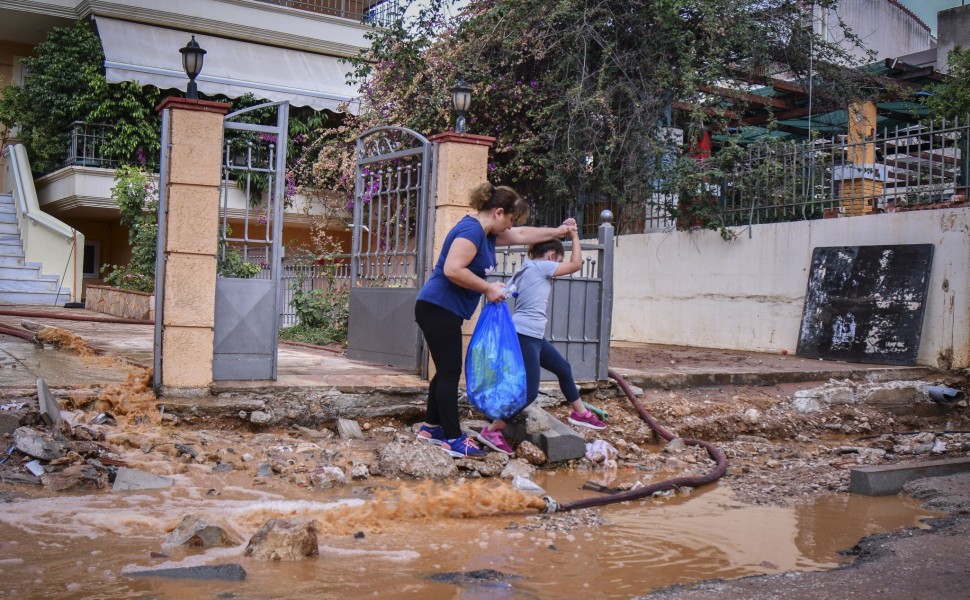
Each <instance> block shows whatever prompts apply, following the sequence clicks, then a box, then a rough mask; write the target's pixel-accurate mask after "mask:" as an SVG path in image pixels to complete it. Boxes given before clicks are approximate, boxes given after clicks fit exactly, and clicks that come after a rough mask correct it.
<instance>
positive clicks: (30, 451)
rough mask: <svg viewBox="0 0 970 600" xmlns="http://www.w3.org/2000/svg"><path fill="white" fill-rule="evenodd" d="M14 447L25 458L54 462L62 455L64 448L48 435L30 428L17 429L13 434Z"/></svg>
mask: <svg viewBox="0 0 970 600" xmlns="http://www.w3.org/2000/svg"><path fill="white" fill-rule="evenodd" d="M13 443H14V446H15V447H16V448H17V450H19V451H20V452H23V453H24V454H26V455H27V456H33V457H34V458H39V459H40V460H54V459H55V458H59V457H61V456H63V455H64V448H63V447H62V446H61V444H59V443H57V442H56V441H54V438H52V437H51V436H50V435H49V434H47V433H45V432H43V431H39V430H37V429H33V428H31V427H18V428H17V430H16V431H14V432H13Z"/></svg>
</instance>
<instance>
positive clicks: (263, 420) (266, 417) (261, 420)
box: [249, 410, 273, 425]
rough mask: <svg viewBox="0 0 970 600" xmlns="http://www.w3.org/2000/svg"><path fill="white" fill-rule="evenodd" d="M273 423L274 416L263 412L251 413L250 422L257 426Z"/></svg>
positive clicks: (255, 411)
mask: <svg viewBox="0 0 970 600" xmlns="http://www.w3.org/2000/svg"><path fill="white" fill-rule="evenodd" d="M272 421H273V415H271V414H269V413H268V412H265V411H262V410H254V411H253V412H251V413H249V422H250V423H254V424H256V425H265V424H267V423H270V422H272Z"/></svg>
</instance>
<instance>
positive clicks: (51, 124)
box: [0, 21, 160, 174]
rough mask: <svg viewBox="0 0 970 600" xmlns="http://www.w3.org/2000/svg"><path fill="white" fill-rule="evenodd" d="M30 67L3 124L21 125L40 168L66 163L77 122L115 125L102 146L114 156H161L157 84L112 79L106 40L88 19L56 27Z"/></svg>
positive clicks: (5, 100) (7, 94) (1, 106)
mask: <svg viewBox="0 0 970 600" xmlns="http://www.w3.org/2000/svg"><path fill="white" fill-rule="evenodd" d="M24 67H25V68H26V70H27V76H26V77H25V79H24V82H23V84H22V85H13V84H12V85H9V86H7V87H6V88H4V90H3V93H2V95H0V123H3V124H4V125H5V126H6V127H7V128H11V127H16V128H17V132H18V133H17V136H18V137H19V138H20V139H21V140H22V141H23V142H24V145H25V146H26V147H27V152H28V155H29V156H30V163H31V167H32V169H33V170H34V172H35V173H36V174H41V173H46V172H50V171H51V170H53V169H56V168H57V167H59V166H60V165H61V163H62V162H63V160H64V157H65V154H66V151H67V147H68V143H69V139H70V135H69V132H68V130H69V129H70V127H71V124H72V123H73V122H74V121H85V122H90V123H105V124H109V125H112V126H113V129H111V130H110V131H109V132H108V133H107V137H106V139H105V142H104V146H103V151H104V154H105V155H106V156H107V157H108V158H113V159H116V160H118V161H119V162H121V163H131V164H135V163H143V162H148V163H149V164H152V163H154V162H157V158H158V154H159V149H160V146H159V131H160V122H159V119H158V116H157V115H156V113H155V110H154V107H155V105H156V104H157V103H158V99H159V91H158V89H157V88H154V87H151V86H148V87H144V88H143V87H141V86H139V85H138V84H137V83H135V82H124V83H117V84H115V83H108V81H107V79H106V78H105V74H104V53H103V51H102V49H101V41H100V40H99V39H98V36H97V35H96V34H95V33H94V31H92V30H91V28H90V26H88V25H87V24H86V23H85V22H82V21H78V22H77V23H75V25H74V26H73V27H58V28H54V29H53V30H51V32H50V34H49V35H48V37H47V39H46V40H45V41H43V42H41V43H40V44H38V46H37V47H36V49H35V55H34V56H33V57H29V58H25V59H24Z"/></svg>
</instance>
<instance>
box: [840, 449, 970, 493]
mask: <svg viewBox="0 0 970 600" xmlns="http://www.w3.org/2000/svg"><path fill="white" fill-rule="evenodd" d="M966 471H970V457H964V458H949V459H946V460H931V461H926V462H909V463H900V464H896V465H883V466H877V467H861V468H858V469H852V471H851V473H850V480H849V491H850V492H851V493H853V494H860V495H863V496H889V495H892V494H898V493H899V491H900V490H901V489H903V484H905V483H906V482H908V481H912V480H913V479H922V478H924V477H941V476H944V475H953V474H954V473H963V472H966Z"/></svg>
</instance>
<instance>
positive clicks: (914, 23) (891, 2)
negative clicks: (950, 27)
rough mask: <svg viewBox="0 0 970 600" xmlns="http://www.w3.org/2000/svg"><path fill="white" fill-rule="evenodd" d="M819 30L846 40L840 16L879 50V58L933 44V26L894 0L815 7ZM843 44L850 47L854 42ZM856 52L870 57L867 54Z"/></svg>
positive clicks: (845, 0)
mask: <svg viewBox="0 0 970 600" xmlns="http://www.w3.org/2000/svg"><path fill="white" fill-rule="evenodd" d="M815 11H816V26H815V27H816V31H819V32H820V33H822V35H824V36H826V38H827V39H828V40H829V41H832V42H838V41H841V40H843V38H844V33H843V32H842V30H841V28H840V27H839V20H840V19H841V20H842V21H843V22H844V23H845V24H846V25H847V26H848V27H849V29H850V30H851V31H852V33H853V34H855V35H857V36H859V38H861V43H862V45H863V46H864V47H865V48H867V49H869V50H873V51H875V53H876V60H882V59H884V58H896V57H898V56H903V55H904V54H912V53H914V52H919V51H921V50H926V49H928V48H930V47H932V39H933V38H932V36H931V35H930V28H929V27H928V26H927V25H926V24H925V23H923V22H922V21H920V20H919V19H918V18H916V16H915V15H913V14H912V13H911V12H909V11H908V10H906V9H905V8H903V7H902V5H900V4H899V3H898V2H896V1H895V0H841V1H840V2H839V4H838V7H837V9H835V10H825V9H821V8H816V9H815ZM844 47H845V48H846V49H847V50H849V49H851V44H850V43H848V42H846V44H845V45H844ZM852 52H853V54H854V55H855V56H856V57H857V58H859V59H861V60H866V61H868V60H869V59H868V58H867V57H866V56H865V54H864V53H863V52H861V51H858V50H852Z"/></svg>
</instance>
